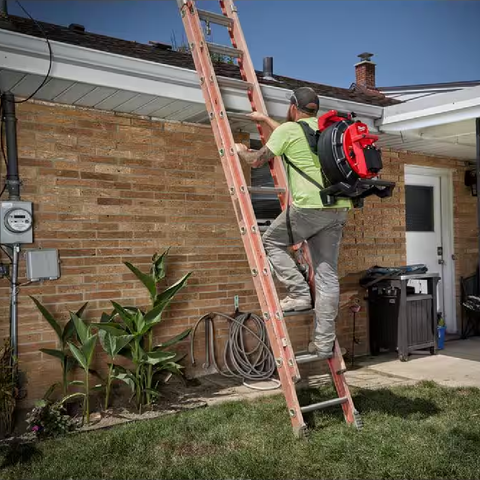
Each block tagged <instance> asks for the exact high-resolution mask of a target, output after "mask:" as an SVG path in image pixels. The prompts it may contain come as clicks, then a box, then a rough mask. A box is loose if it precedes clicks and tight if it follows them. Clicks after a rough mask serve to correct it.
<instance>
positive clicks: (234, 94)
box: [0, 30, 382, 130]
mask: <svg viewBox="0 0 480 480" xmlns="http://www.w3.org/2000/svg"><path fill="white" fill-rule="evenodd" d="M50 43H51V46H52V50H53V55H54V62H53V66H52V71H51V79H52V80H55V79H57V80H61V81H63V82H74V83H75V84H77V85H78V84H85V85H93V86H95V87H99V88H105V89H109V91H110V90H115V91H119V92H133V93H136V94H139V95H145V100H146V103H145V105H142V106H140V107H138V106H137V105H136V104H135V106H136V109H134V111H132V112H129V113H137V111H140V112H142V111H143V112H145V111H148V106H146V105H147V104H150V103H152V102H153V105H155V101H156V100H155V99H157V98H158V99H166V100H169V101H172V102H183V104H185V109H186V110H188V108H187V107H188V105H189V104H191V105H192V106H196V110H194V111H193V112H192V116H191V118H190V117H185V114H184V115H183V116H181V118H180V120H185V121H195V119H196V118H201V117H202V113H201V107H202V106H203V105H204V101H203V96H202V92H201V89H200V85H199V81H198V77H197V73H196V72H195V71H193V70H189V69H186V68H180V67H176V66H171V65H165V64H160V63H155V62H150V61H146V60H142V59H138V58H132V57H126V56H122V55H117V54H113V53H109V52H104V51H99V50H93V49H89V48H85V47H81V46H77V45H71V44H66V43H61V42H56V41H51V42H50ZM0 51H1V52H2V53H3V55H2V57H3V58H2V65H1V67H0V68H1V69H2V70H5V71H9V72H19V73H21V74H25V75H32V76H38V78H39V79H40V78H43V76H44V75H45V73H46V71H47V69H48V61H49V56H48V49H47V45H46V42H45V41H44V40H43V39H41V38H37V37H32V36H29V35H25V34H21V33H18V32H12V31H7V30H0ZM65 86H66V88H68V85H67V83H65ZM7 87H8V85H7ZM4 88H5V87H4ZM261 88H262V91H263V94H264V97H265V101H266V104H267V109H268V111H269V114H270V115H271V116H272V117H277V118H283V117H284V116H285V113H286V108H287V106H288V99H287V92H289V90H286V89H282V88H278V87H274V86H269V85H262V86H261ZM17 90H18V89H17ZM42 90H43V92H42ZM42 90H40V91H39V92H38V94H37V95H36V97H35V98H37V99H39V100H47V101H58V97H59V95H58V94H57V96H56V97H57V98H55V97H52V98H50V97H48V96H47V95H45V92H46V91H47V89H46V88H43V89H42ZM15 93H16V94H17V95H20V96H21V93H20V92H15ZM106 93H110V94H111V92H106ZM25 94H27V93H25ZM42 94H43V96H42ZM319 99H320V105H321V109H322V110H325V111H328V110H331V109H333V110H340V111H355V113H357V115H358V116H359V117H360V118H362V119H363V120H364V121H367V122H368V123H369V124H371V126H372V127H373V121H374V120H375V119H379V118H380V117H381V115H382V107H378V106H375V105H368V104H361V103H357V102H351V101H346V100H340V99H335V98H329V97H322V96H320V97H319ZM224 100H225V104H226V108H227V110H232V111H249V110H250V103H249V101H248V99H247V96H246V95H245V91H244V90H242V89H240V88H232V87H229V88H226V89H225V90H224ZM59 103H62V102H61V101H59ZM99 103H101V102H99ZM80 104H81V102H80ZM91 106H94V107H96V105H91ZM180 107H181V105H180V104H179V105H178V109H179V111H181V110H182V108H180ZM152 108H153V107H152ZM103 109H106V110H109V109H111V110H113V111H115V108H114V107H112V108H103ZM142 109H143V110H142ZM185 109H184V110H185ZM121 111H125V110H121ZM160 112H161V109H160ZM151 113H155V112H151ZM187 113H188V112H187ZM166 118H168V116H167V117H166ZM203 120H204V121H205V120H206V119H203ZM252 127H253V130H256V129H255V127H254V125H253V126H252Z"/></svg>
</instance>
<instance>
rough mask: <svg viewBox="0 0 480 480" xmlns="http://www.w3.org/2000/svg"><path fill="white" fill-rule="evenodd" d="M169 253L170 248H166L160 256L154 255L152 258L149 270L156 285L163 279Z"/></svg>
mask: <svg viewBox="0 0 480 480" xmlns="http://www.w3.org/2000/svg"><path fill="white" fill-rule="evenodd" d="M169 251H170V247H168V248H167V250H165V251H164V252H163V253H162V254H161V255H159V254H158V253H156V254H155V255H154V256H153V258H152V267H151V269H150V274H151V276H152V278H153V279H154V281H155V283H158V282H159V281H160V280H162V279H163V278H165V274H166V266H165V263H166V258H167V255H168V253H169Z"/></svg>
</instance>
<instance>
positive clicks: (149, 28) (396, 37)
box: [8, 0, 480, 87]
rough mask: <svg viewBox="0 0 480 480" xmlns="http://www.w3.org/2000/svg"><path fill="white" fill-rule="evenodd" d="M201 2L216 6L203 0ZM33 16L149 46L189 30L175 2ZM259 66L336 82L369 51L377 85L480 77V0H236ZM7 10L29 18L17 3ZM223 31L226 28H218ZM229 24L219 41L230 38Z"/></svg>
mask: <svg viewBox="0 0 480 480" xmlns="http://www.w3.org/2000/svg"><path fill="white" fill-rule="evenodd" d="M198 3H199V6H200V8H204V9H208V10H217V5H218V2H216V1H213V0H203V1H201V2H198ZM22 4H23V5H24V7H25V8H26V9H27V10H28V11H29V12H30V14H31V15H33V16H34V17H35V18H36V19H39V20H43V21H47V22H51V23H58V24H61V25H68V24H70V23H80V24H83V25H85V27H86V29H87V30H88V31H91V32H94V33H102V34H104V35H110V36H114V37H119V38H124V39H128V40H135V41H137V42H142V43H148V41H149V40H153V41H159V42H164V43H171V39H172V34H175V36H176V38H177V41H181V40H182V37H183V26H182V23H181V20H180V16H179V14H178V11H177V5H176V1H175V0H123V1H115V0H107V1H103V0H95V1H94V0H90V1H89V0H87V1H80V0H56V1H55V0H23V1H22ZM236 5H237V7H238V11H239V15H240V20H241V22H242V28H243V30H244V33H245V36H246V38H247V42H248V45H249V49H250V54H251V56H252V58H253V62H254V64H255V67H256V68H259V69H260V68H261V66H262V59H263V57H265V56H273V57H274V70H275V72H276V73H278V74H282V75H287V76H291V77H295V78H298V79H301V80H309V81H314V82H319V83H325V84H329V85H335V86H339V87H348V86H349V85H350V84H351V83H352V82H353V81H354V78H355V76H354V67H353V65H354V64H355V63H356V62H357V61H358V59H357V55H358V54H359V53H362V52H365V51H367V52H372V53H374V54H375V56H374V59H373V60H374V61H375V62H376V63H377V85H378V86H392V85H406V84H417V83H437V82H450V81H461V80H480V53H479V24H480V2H479V1H460V0H455V1H453V0H452V1H435V0H427V1H418V0H417V1H405V0H403V1H394V0H392V1H390V0H372V1H362V0H349V1H347V0H334V1H327V0H321V1H318V0H316V1H313V0H310V1H309V0H276V1H273V0H237V2H236ZM8 8H9V13H12V14H17V15H19V14H21V15H22V16H23V15H24V14H23V13H22V12H21V10H20V9H19V7H18V6H17V5H16V3H15V2H14V1H13V0H9V1H8ZM218 32H220V33H218ZM222 33H223V32H222V27H215V29H214V31H213V39H214V41H215V42H217V43H221V42H225V43H226V42H228V39H227V38H226V36H225V35H222Z"/></svg>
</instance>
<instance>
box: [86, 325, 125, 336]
mask: <svg viewBox="0 0 480 480" xmlns="http://www.w3.org/2000/svg"><path fill="white" fill-rule="evenodd" d="M90 326H91V327H97V328H98V331H99V333H100V331H102V330H103V331H105V332H108V333H109V334H110V335H114V336H116V337H118V336H119V335H125V333H126V331H125V329H124V328H123V326H122V325H120V323H117V322H108V323H107V322H105V323H92V324H90Z"/></svg>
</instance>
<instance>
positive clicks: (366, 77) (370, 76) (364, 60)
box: [355, 52, 375, 90]
mask: <svg viewBox="0 0 480 480" xmlns="http://www.w3.org/2000/svg"><path fill="white" fill-rule="evenodd" d="M358 57H359V58H360V59H361V61H360V62H358V63H357V64H356V65H355V83H356V84H357V85H359V86H362V87H365V88H369V89H372V90H375V64H374V63H373V62H372V61H371V58H372V57H373V53H368V52H365V53H361V54H360V55H358Z"/></svg>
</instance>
